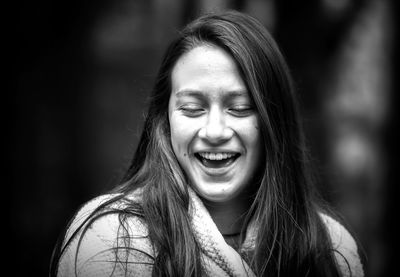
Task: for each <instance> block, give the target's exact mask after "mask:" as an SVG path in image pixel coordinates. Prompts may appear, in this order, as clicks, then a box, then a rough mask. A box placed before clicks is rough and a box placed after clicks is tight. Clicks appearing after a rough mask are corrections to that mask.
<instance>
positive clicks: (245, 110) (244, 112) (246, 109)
mask: <svg viewBox="0 0 400 277" xmlns="http://www.w3.org/2000/svg"><path fill="white" fill-rule="evenodd" d="M228 112H229V113H230V114H232V115H234V116H238V117H245V116H249V115H251V114H253V112H254V109H253V107H252V106H250V105H237V106H233V107H231V108H229V109H228Z"/></svg>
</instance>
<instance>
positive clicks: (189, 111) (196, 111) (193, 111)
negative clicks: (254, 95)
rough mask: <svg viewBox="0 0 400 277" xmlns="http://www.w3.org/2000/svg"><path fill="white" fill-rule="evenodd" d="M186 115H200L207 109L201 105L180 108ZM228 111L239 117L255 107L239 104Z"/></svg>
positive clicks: (250, 111) (248, 113)
mask: <svg viewBox="0 0 400 277" xmlns="http://www.w3.org/2000/svg"><path fill="white" fill-rule="evenodd" d="M179 109H180V110H181V111H182V112H183V113H184V114H185V115H186V116H189V117H198V116H201V115H202V114H203V113H204V112H205V110H204V108H202V107H201V106H197V105H187V106H182V107H180V108H179ZM227 111H228V113H230V114H231V115H233V116H237V117H245V116H248V115H250V113H252V112H253V108H252V107H251V106H249V105H238V106H233V107H231V108H229V109H227Z"/></svg>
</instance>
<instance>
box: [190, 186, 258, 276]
mask: <svg viewBox="0 0 400 277" xmlns="http://www.w3.org/2000/svg"><path fill="white" fill-rule="evenodd" d="M189 196H190V207H189V215H190V221H191V227H192V230H193V233H194V235H195V237H196V240H197V242H198V243H199V245H200V249H201V253H202V258H203V266H204V268H205V271H206V273H207V275H208V276H249V277H251V276H255V274H254V273H253V271H252V270H251V268H250V267H249V266H248V265H247V263H246V262H245V261H244V260H243V259H242V258H241V256H240V255H239V253H238V252H236V251H235V250H234V249H233V248H232V247H231V246H229V245H228V244H227V243H226V242H225V240H224V238H223V236H222V234H221V233H220V232H219V230H218V228H217V226H216V225H215V223H214V221H213V220H212V218H211V216H210V214H209V212H208V210H207V209H206V207H205V206H204V204H203V202H202V201H201V200H200V198H199V197H198V196H197V195H196V193H195V192H194V191H193V190H192V189H191V188H189ZM251 225H252V224H251ZM254 232H255V228H248V230H247V234H246V239H245V241H244V243H243V246H242V248H248V247H254Z"/></svg>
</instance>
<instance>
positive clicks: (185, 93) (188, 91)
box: [175, 89, 248, 98]
mask: <svg viewBox="0 0 400 277" xmlns="http://www.w3.org/2000/svg"><path fill="white" fill-rule="evenodd" d="M175 94H176V97H178V98H179V97H184V96H194V97H206V96H207V93H206V92H204V91H202V90H193V89H183V90H179V91H177V92H176V93H175ZM223 94H224V95H229V96H248V93H247V91H246V90H230V91H224V92H223Z"/></svg>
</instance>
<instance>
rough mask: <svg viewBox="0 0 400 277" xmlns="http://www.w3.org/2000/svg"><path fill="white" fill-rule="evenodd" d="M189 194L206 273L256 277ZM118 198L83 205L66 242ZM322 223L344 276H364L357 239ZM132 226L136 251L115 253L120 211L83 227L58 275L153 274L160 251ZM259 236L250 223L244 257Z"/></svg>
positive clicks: (133, 222) (131, 221)
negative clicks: (100, 207) (104, 206)
mask: <svg viewBox="0 0 400 277" xmlns="http://www.w3.org/2000/svg"><path fill="white" fill-rule="evenodd" d="M188 190H189V197H190V199H189V218H190V225H191V228H192V231H193V234H194V236H195V239H196V241H197V243H198V245H199V247H200V252H201V255H202V257H201V258H202V259H201V260H202V265H203V269H204V271H205V274H206V275H207V276H218V277H219V276H221V277H222V276H225V277H226V276H232V277H233V276H235V277H236V276H238V277H239V276H240V277H242V276H245V277H253V276H255V274H254V272H253V271H252V270H251V268H250V267H249V265H248V264H247V263H246V262H245V260H244V259H243V258H242V257H241V256H240V254H239V253H238V252H237V251H236V250H235V249H233V248H232V247H231V246H230V245H228V244H227V243H226V241H225V239H224V237H223V236H222V234H221V233H220V231H219V230H218V228H217V226H216V225H215V223H214V221H213V219H212V218H211V216H210V214H209V212H208V210H207V209H206V207H205V206H204V204H203V202H202V201H201V199H200V198H199V197H198V196H197V194H196V193H195V192H194V191H193V190H192V189H191V188H189V189H188ZM115 196H117V195H115V194H113V195H111V194H107V195H103V196H100V197H97V198H95V199H94V200H92V201H90V202H88V203H87V204H86V205H84V206H83V208H81V209H80V210H79V211H78V213H77V215H76V216H75V218H74V220H73V222H72V224H71V226H70V228H69V229H68V231H67V233H66V236H65V238H64V244H65V242H66V241H69V239H70V238H71V236H72V234H73V233H74V232H75V231H76V230H77V228H78V227H79V226H82V224H83V223H84V221H85V220H86V219H87V218H88V217H93V216H95V215H93V214H92V212H93V211H94V210H95V209H96V208H97V207H98V206H99V205H101V204H102V203H105V201H108V200H110V199H111V198H112V197H115ZM128 199H130V200H133V201H134V202H136V203H140V202H142V190H141V189H138V190H136V191H135V192H133V193H132V194H130V195H129V196H128ZM114 205H115V206H114ZM123 205H124V204H122V206H123ZM110 208H111V209H112V208H121V203H118V201H117V202H116V203H114V204H112V205H111V207H110ZM122 208H123V207H122ZM321 219H322V221H323V222H324V224H325V225H326V228H327V230H328V233H329V234H330V237H331V241H332V247H333V249H334V250H335V257H336V260H337V263H338V265H339V268H340V270H341V272H342V274H343V276H355V277H359V276H364V272H363V268H362V264H361V262H360V258H359V255H358V252H357V245H356V243H355V241H354V239H353V237H352V236H351V235H350V234H349V233H348V231H347V230H346V229H345V228H344V227H343V226H342V225H341V224H340V223H338V222H337V221H336V220H334V219H332V218H331V217H329V216H327V215H324V214H321ZM127 224H128V229H129V235H130V237H131V238H130V242H129V248H128V249H131V250H132V249H133V250H136V251H125V250H118V251H117V252H116V251H115V249H116V247H118V243H120V242H121V240H124V238H119V239H117V237H119V236H120V235H122V234H121V233H120V230H121V222H120V218H119V215H118V213H110V214H107V215H105V216H101V217H98V218H96V220H95V221H94V222H93V223H91V224H90V226H85V224H83V226H84V227H88V228H86V231H85V233H84V234H83V233H82V231H79V232H78V233H77V235H76V236H75V237H72V239H71V240H70V241H69V243H68V244H67V246H66V249H65V251H64V252H63V254H62V256H61V258H60V261H59V267H58V275H57V276H59V277H61V276H68V277H70V276H85V277H89V276H93V277H103V276H151V275H152V269H153V264H154V257H156V256H157V249H154V245H153V243H152V242H151V241H150V239H149V233H148V229H147V224H146V222H145V219H143V218H141V217H136V216H132V217H129V218H127ZM81 230H82V229H81ZM256 233H257V227H256V224H255V223H254V222H250V224H249V226H248V227H247V230H246V237H245V239H244V242H243V244H242V246H241V248H240V249H239V250H238V251H239V252H240V253H242V252H246V251H251V250H253V249H254V248H255V235H256ZM121 245H123V244H121ZM116 253H117V256H118V261H125V262H126V263H124V262H122V263H119V262H116ZM124 255H125V256H124Z"/></svg>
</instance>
